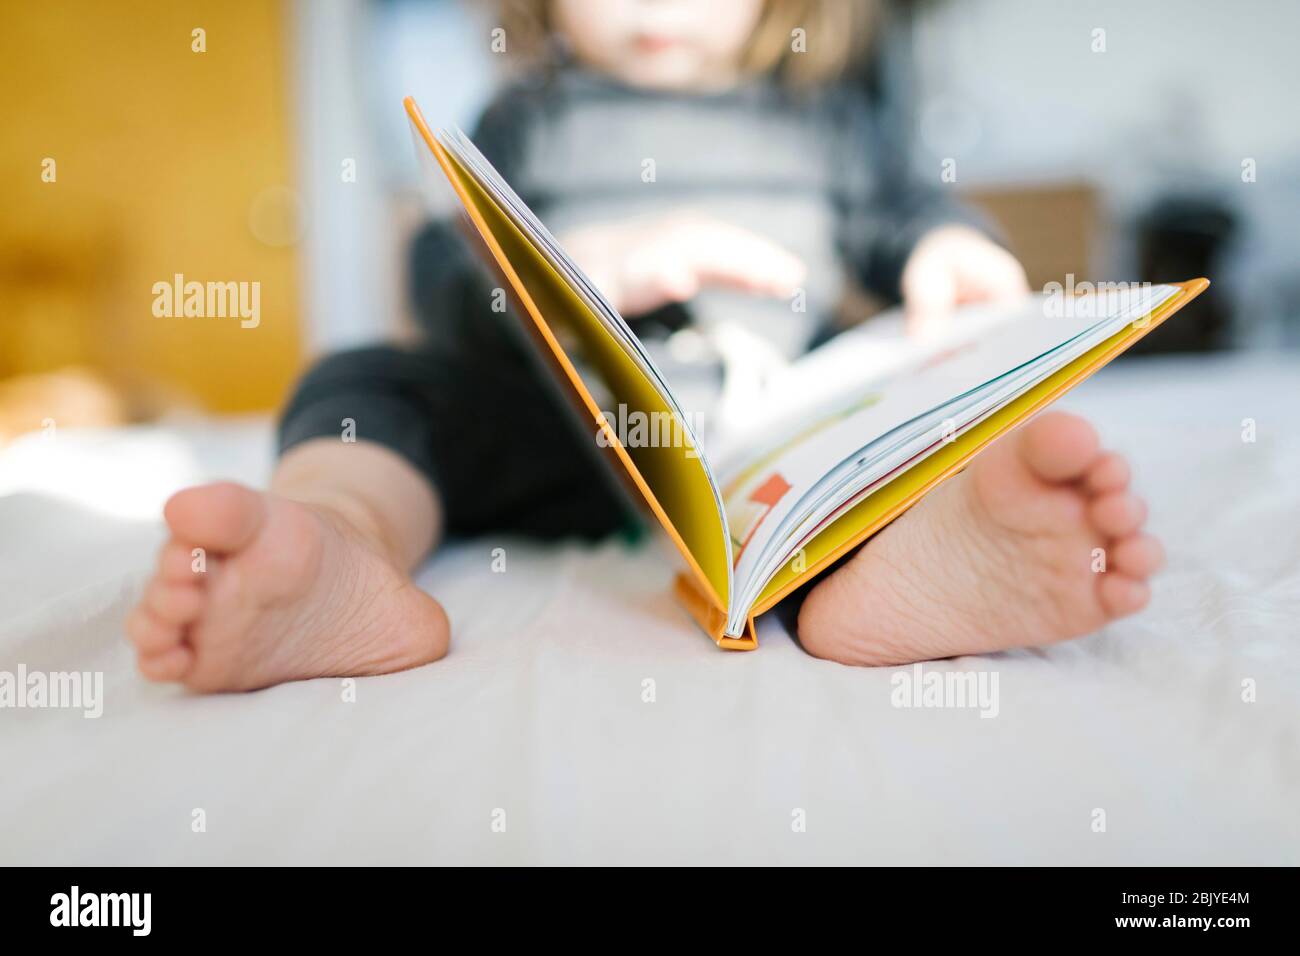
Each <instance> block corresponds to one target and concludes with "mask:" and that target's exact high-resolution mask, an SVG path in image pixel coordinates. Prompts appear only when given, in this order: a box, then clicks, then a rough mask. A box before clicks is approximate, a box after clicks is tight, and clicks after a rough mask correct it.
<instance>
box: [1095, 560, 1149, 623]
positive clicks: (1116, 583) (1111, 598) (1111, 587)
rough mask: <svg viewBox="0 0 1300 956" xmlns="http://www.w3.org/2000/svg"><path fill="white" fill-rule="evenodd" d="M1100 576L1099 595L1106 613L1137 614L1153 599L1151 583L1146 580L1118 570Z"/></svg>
mask: <svg viewBox="0 0 1300 956" xmlns="http://www.w3.org/2000/svg"><path fill="white" fill-rule="evenodd" d="M1099 577H1100V579H1101V580H1099V581H1098V582H1097V597H1098V599H1099V600H1100V601H1101V606H1102V607H1103V608H1104V609H1105V611H1106V613H1107V614H1109V615H1110V616H1111V617H1113V618H1114V617H1124V616H1126V615H1129V614H1136V613H1137V612H1138V611H1140V610H1142V609H1143V608H1144V607H1146V606H1147V602H1148V601H1150V600H1151V585H1149V584H1147V583H1146V582H1145V581H1138V580H1135V579H1134V578H1130V577H1129V576H1128V575H1126V574H1120V573H1119V572H1116V571H1110V572H1107V573H1106V574H1102V575H1099Z"/></svg>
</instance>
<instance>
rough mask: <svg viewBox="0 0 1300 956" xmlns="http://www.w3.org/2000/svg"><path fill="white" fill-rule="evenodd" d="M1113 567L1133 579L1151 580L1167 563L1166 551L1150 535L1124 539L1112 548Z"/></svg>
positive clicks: (1137, 535) (1136, 535) (1138, 535)
mask: <svg viewBox="0 0 1300 956" xmlns="http://www.w3.org/2000/svg"><path fill="white" fill-rule="evenodd" d="M1110 560H1111V567H1112V568H1113V569H1114V570H1116V571H1120V572H1123V573H1124V574H1126V575H1128V576H1129V577H1132V578H1149V577H1150V576H1151V575H1153V574H1155V573H1156V572H1157V571H1159V570H1160V569H1161V568H1162V567H1163V566H1164V563H1165V549H1164V547H1163V546H1162V545H1161V544H1160V541H1159V540H1158V539H1157V538H1155V537H1153V536H1152V535H1149V534H1135V535H1132V536H1131V537H1127V538H1122V539H1121V540H1119V541H1117V542H1116V543H1115V544H1113V545H1111V548H1110Z"/></svg>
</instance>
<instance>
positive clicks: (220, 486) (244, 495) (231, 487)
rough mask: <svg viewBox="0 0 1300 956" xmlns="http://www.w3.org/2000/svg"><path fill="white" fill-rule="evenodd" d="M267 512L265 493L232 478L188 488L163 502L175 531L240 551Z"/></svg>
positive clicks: (209, 544)
mask: <svg viewBox="0 0 1300 956" xmlns="http://www.w3.org/2000/svg"><path fill="white" fill-rule="evenodd" d="M265 515H266V497H265V495H263V494H261V493H260V492H256V491H253V490H252V489H251V488H246V487H244V486H243V485H238V484H235V483H234V482H233V481H219V482H216V483H214V484H209V485H198V486H197V487H194V488H186V489H185V490H184V491H178V492H177V493H176V494H174V495H172V497H171V498H170V499H169V500H168V502H167V504H166V505H164V506H163V518H164V519H166V521H167V526H168V527H169V528H171V531H172V534H174V535H176V537H178V538H181V539H183V540H184V541H187V542H194V543H195V544H197V545H200V546H201V547H204V548H211V549H213V550H214V551H238V550H239V549H240V548H242V547H244V546H245V545H247V544H248V543H249V542H250V541H252V540H253V538H254V536H255V535H256V534H257V532H258V529H259V528H261V526H262V522H263V520H264V519H265Z"/></svg>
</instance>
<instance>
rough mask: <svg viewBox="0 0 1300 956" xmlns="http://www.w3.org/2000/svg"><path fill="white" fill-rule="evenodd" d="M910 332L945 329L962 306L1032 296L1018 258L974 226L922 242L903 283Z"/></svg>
mask: <svg viewBox="0 0 1300 956" xmlns="http://www.w3.org/2000/svg"><path fill="white" fill-rule="evenodd" d="M901 285H902V293H903V310H904V313H905V314H906V316H907V329H908V331H909V332H911V333H913V334H924V333H927V332H931V331H933V330H934V329H936V328H942V326H943V324H944V322H945V321H946V320H947V319H948V317H949V316H950V315H951V313H952V310H953V309H954V308H956V307H957V306H959V305H964V304H966V303H971V302H1014V301H1015V300H1017V299H1019V298H1022V297H1023V296H1025V295H1026V294H1027V293H1028V292H1029V281H1028V280H1027V279H1026V278H1025V270H1024V268H1023V267H1022V266H1021V265H1020V263H1019V262H1017V261H1016V258H1015V256H1013V255H1011V253H1009V252H1007V250H1005V249H1003V248H1002V247H1001V246H999V245H997V244H996V243H994V242H993V241H992V240H990V239H988V238H987V237H985V236H984V235H982V234H981V233H979V232H977V231H975V230H974V229H971V228H970V227H968V226H942V227H940V228H938V229H935V230H933V231H932V232H928V233H926V234H925V235H924V236H922V237H921V241H920V242H918V243H917V244H916V248H915V249H913V250H912V254H911V256H909V257H908V260H907V264H906V266H904V268H903V278H902V283H901Z"/></svg>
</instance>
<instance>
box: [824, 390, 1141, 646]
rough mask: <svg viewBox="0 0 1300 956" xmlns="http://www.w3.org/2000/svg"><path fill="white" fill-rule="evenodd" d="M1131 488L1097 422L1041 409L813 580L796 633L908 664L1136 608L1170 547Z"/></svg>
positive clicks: (1074, 631) (1018, 642) (1075, 632)
mask: <svg viewBox="0 0 1300 956" xmlns="http://www.w3.org/2000/svg"><path fill="white" fill-rule="evenodd" d="M1128 484H1129V469H1128V465H1127V463H1126V462H1125V461H1124V459H1123V458H1121V457H1120V456H1119V455H1116V454H1114V453H1102V452H1100V451H1099V450H1098V441H1097V433H1096V432H1095V431H1094V430H1093V428H1092V426H1091V425H1089V424H1088V423H1087V422H1086V421H1084V420H1083V419H1081V418H1078V417H1076V416H1074V415H1068V414H1066V413H1064V412H1050V413H1048V414H1046V415H1043V416H1042V417H1040V418H1038V419H1036V420H1034V421H1033V422H1031V423H1029V424H1028V425H1026V426H1025V427H1023V428H1020V429H1018V430H1016V431H1015V432H1012V433H1011V434H1010V435H1007V436H1006V437H1005V438H1003V439H1001V440H1000V441H998V442H997V443H996V444H995V445H994V446H993V447H991V448H989V449H988V450H987V451H986V452H984V453H983V454H982V455H981V456H980V457H979V458H977V459H976V460H975V461H974V462H972V463H971V465H970V467H969V468H967V469H966V471H965V472H963V473H962V474H960V475H956V476H954V477H953V478H952V479H951V480H950V481H948V482H946V483H945V484H944V485H942V486H940V487H939V488H937V489H936V490H935V491H934V492H933V493H932V494H930V495H929V496H927V497H926V498H925V499H924V500H923V501H921V502H919V503H918V504H917V505H916V507H914V508H912V509H911V510H909V511H908V512H907V513H906V514H904V515H902V516H901V517H900V518H899V519H898V520H897V521H895V522H894V523H893V524H891V525H890V526H889V527H887V528H886V529H885V530H884V531H882V532H881V533H880V534H879V535H877V536H876V537H875V538H873V539H872V540H871V541H869V542H868V543H867V544H866V545H865V546H864V547H863V548H862V550H861V551H859V552H858V554H857V555H855V556H854V557H853V558H852V559H851V560H850V561H849V562H848V563H847V564H845V565H844V567H842V568H840V569H839V570H838V571H836V572H835V573H834V574H833V575H831V576H830V577H829V578H827V579H826V580H825V581H823V582H822V583H821V584H819V585H818V586H817V587H816V588H814V589H813V591H812V593H810V594H809V595H808V599H807V601H805V603H804V606H803V608H802V610H801V611H800V614H799V640H800V642H801V643H802V644H803V646H804V647H805V648H806V649H807V650H808V651H809V652H810V653H812V654H814V655H816V656H817V657H825V658H829V659H831V660H836V661H840V662H842V663H845V664H867V665H890V664H902V663H910V662H912V661H920V660H933V659H935V658H942V657H953V656H956V655H959V654H979V653H984V652H989V651H999V650H1005V649H1007V648H1011V647H1026V646H1031V645H1038V644H1048V643H1051V642H1053V641H1061V640H1064V639H1066V638H1069V637H1078V636H1081V635H1083V634H1088V633H1091V632H1092V631H1095V630H1097V629H1098V628H1100V627H1101V626H1102V625H1104V624H1106V623H1107V622H1108V621H1110V620H1112V619H1114V618H1117V617H1123V616H1124V615H1126V614H1132V613H1134V612H1135V611H1139V610H1141V609H1142V608H1143V607H1145V606H1146V603H1147V601H1148V599H1149V598H1150V594H1151V590H1150V587H1149V586H1148V584H1147V578H1148V577H1149V576H1150V575H1152V574H1154V573H1155V572H1156V571H1157V570H1158V569H1159V567H1160V565H1161V563H1162V561H1163V553H1162V550H1161V547H1160V543H1159V542H1158V541H1157V540H1156V539H1155V538H1153V537H1151V536H1150V535H1146V534H1141V533H1140V529H1141V527H1142V523H1143V521H1144V520H1145V519H1146V507H1145V505H1144V504H1143V503H1142V501H1141V500H1140V499H1139V498H1137V497H1135V496H1134V495H1133V494H1131V493H1130V492H1129V491H1128ZM1095 548H1103V549H1105V550H1104V561H1105V565H1104V567H1105V571H1104V573H1099V572H1098V571H1097V570H1094V567H1095V566H1097V564H1098V563H1099V559H1098V557H1097V556H1095V555H1094V549H1095Z"/></svg>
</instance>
